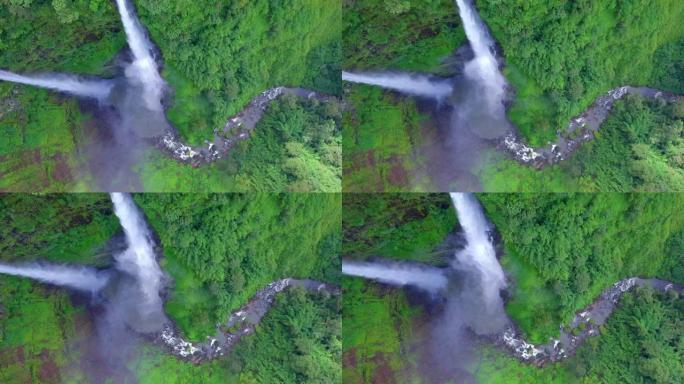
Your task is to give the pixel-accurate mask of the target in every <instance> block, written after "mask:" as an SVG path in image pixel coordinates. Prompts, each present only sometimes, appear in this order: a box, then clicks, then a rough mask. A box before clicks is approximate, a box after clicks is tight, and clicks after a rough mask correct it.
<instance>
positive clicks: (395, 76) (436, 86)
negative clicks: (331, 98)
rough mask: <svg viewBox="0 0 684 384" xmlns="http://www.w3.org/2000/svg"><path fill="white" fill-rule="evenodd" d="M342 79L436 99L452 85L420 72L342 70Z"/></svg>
mask: <svg viewBox="0 0 684 384" xmlns="http://www.w3.org/2000/svg"><path fill="white" fill-rule="evenodd" d="M342 80H344V81H349V82H352V83H361V84H368V85H377V86H380V87H382V88H387V89H391V90H394V91H398V92H401V93H406V94H409V95H414V96H420V97H427V98H434V99H438V100H441V99H444V98H446V97H449V96H450V95H451V93H452V92H453V86H452V85H451V83H450V82H449V81H448V80H435V79H431V78H430V77H428V76H426V75H421V74H408V73H392V72H382V73H351V72H342Z"/></svg>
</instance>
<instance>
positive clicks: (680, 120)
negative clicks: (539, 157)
mask: <svg viewBox="0 0 684 384" xmlns="http://www.w3.org/2000/svg"><path fill="white" fill-rule="evenodd" d="M680 103H683V104H684V100H682V101H679V102H676V103H672V104H665V103H659V102H657V101H653V102H646V101H644V100H643V99H641V98H639V97H628V98H627V99H626V100H625V101H624V102H620V103H617V105H616V106H615V107H614V109H613V115H612V116H611V118H609V119H608V120H607V121H606V122H605V123H604V124H603V126H602V127H601V131H600V132H599V133H598V139H597V140H596V141H595V142H592V143H589V144H587V145H586V146H585V147H583V148H581V149H580V150H579V152H578V153H577V154H576V157H577V158H576V159H573V160H571V162H570V163H569V164H564V168H565V169H567V171H568V173H570V174H572V175H576V177H578V178H579V184H580V186H581V187H585V188H583V189H591V190H600V191H632V190H636V191H640V190H643V191H660V192H667V191H683V190H684V114H683V115H681V116H679V115H678V112H677V110H676V108H678V107H679V104H680Z"/></svg>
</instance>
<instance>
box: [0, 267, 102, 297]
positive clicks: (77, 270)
mask: <svg viewBox="0 0 684 384" xmlns="http://www.w3.org/2000/svg"><path fill="white" fill-rule="evenodd" d="M0 273H4V274H7V275H14V276H21V277H28V278H30V279H35V280H38V281H41V282H43V283H47V284H53V285H58V286H63V287H68V288H72V289H76V290H79V291H85V292H91V293H94V292H97V291H99V290H101V289H102V288H104V286H105V285H107V282H108V281H109V276H108V275H107V274H106V273H105V272H101V271H98V270H96V269H94V268H86V267H68V266H64V265H51V264H44V263H40V264H37V263H36V264H25V265H19V266H14V265H7V264H2V263H0Z"/></svg>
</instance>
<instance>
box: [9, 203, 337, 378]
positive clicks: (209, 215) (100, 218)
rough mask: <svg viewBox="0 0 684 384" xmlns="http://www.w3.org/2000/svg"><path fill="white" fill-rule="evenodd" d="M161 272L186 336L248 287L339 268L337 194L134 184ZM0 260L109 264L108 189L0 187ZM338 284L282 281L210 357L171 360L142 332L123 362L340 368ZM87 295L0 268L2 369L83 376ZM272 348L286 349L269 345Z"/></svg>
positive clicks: (243, 371) (211, 368)
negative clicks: (312, 287) (152, 188)
mask: <svg viewBox="0 0 684 384" xmlns="http://www.w3.org/2000/svg"><path fill="white" fill-rule="evenodd" d="M134 198H135V200H136V201H137V202H138V204H139V205H140V207H141V208H142V210H143V212H144V213H145V215H146V216H147V218H148V220H149V223H150V225H151V227H152V228H153V230H154V231H155V233H156V236H157V237H158V238H159V245H160V248H161V252H162V253H163V257H162V259H161V260H160V265H161V267H162V269H163V270H164V272H165V273H167V274H168V275H169V277H170V278H171V285H170V289H169V292H168V293H167V299H166V303H165V310H166V313H167V314H168V315H169V316H170V318H171V319H172V320H174V322H175V323H176V324H177V325H178V326H179V327H180V329H181V330H182V331H183V333H184V335H185V336H187V337H188V338H189V339H191V340H197V341H201V340H204V338H205V336H209V335H214V333H215V326H216V324H217V323H218V322H220V321H222V320H225V319H226V318H227V316H228V314H229V313H230V312H231V311H234V310H236V309H237V308H239V307H240V306H242V305H244V304H245V303H246V302H247V300H249V299H250V298H251V297H252V295H254V294H255V293H256V291H257V290H259V289H262V288H264V287H265V286H266V284H268V283H270V282H271V281H274V280H277V279H281V278H285V277H298V278H314V279H319V280H322V281H326V282H330V283H336V282H337V281H338V279H339V277H338V275H339V249H340V196H339V195H334V194H320V195H313V194H311V195H308V194H281V195H272V194H257V195H243V194H234V195H214V194H205V195H200V194H192V195H191V194H187V195H182V194H168V195H167V194H159V195H148V194H140V195H135V196H134ZM0 208H1V209H0V222H1V223H3V226H2V228H3V229H2V232H1V233H0V260H1V261H2V262H5V263H21V262H29V261H47V262H53V263H70V264H86V265H94V266H97V267H107V266H110V265H111V263H112V254H113V253H116V252H120V251H122V250H123V249H122V248H123V246H122V240H123V234H122V231H121V227H120V225H119V222H118V220H117V218H116V217H115V216H114V214H113V210H112V206H111V202H110V201H109V199H108V196H106V195H100V194H67V195H59V194H57V195H56V194H53V195H44V196H39V195H11V194H6V195H4V196H0ZM339 301H340V298H339V297H338V296H330V295H321V294H315V293H309V292H307V291H303V290H300V289H292V290H291V291H288V292H287V293H285V294H282V295H280V296H278V297H277V299H276V303H275V306H274V307H273V309H272V310H271V311H270V312H269V313H268V314H267V315H266V317H265V319H264V320H263V321H262V322H261V323H260V325H259V327H258V328H257V330H256V333H254V334H253V335H252V336H248V337H243V338H242V340H241V341H240V343H239V344H238V345H237V346H236V348H235V349H234V351H233V353H231V354H230V355H229V356H226V357H225V358H222V359H217V360H215V361H213V362H211V363H206V364H202V365H193V364H191V363H186V362H182V361H179V360H178V359H177V358H176V357H174V356H171V355H168V354H166V353H165V352H163V351H162V350H160V349H159V347H157V346H153V345H151V344H142V345H140V346H139V350H138V351H136V355H135V358H134V359H133V360H132V361H131V364H129V365H128V367H129V370H130V372H129V374H131V375H133V377H137V379H138V380H140V382H143V383H168V382H178V383H181V382H189V381H195V382H217V383H219V382H225V380H227V378H231V379H233V380H235V382H238V383H264V382H268V380H266V379H265V378H267V377H279V378H281V379H282V380H283V381H284V382H288V381H292V382H311V383H314V382H316V383H320V382H334V381H336V380H339V375H340V374H341V373H340V368H339V359H340V353H341V334H340V333H341V320H340V317H339V305H340V303H339ZM85 304H86V303H85V301H84V300H83V299H82V298H81V299H79V298H78V297H76V296H74V295H71V294H69V293H68V291H67V290H66V289H63V288H55V287H51V286H48V285H43V284H38V283H35V282H33V281H30V280H28V279H21V278H17V277H10V276H7V275H2V276H0V362H1V363H2V364H0V381H2V382H27V381H28V382H30V381H32V380H33V381H34V382H35V381H39V382H45V383H58V382H60V383H61V382H83V381H87V380H88V378H87V376H84V375H86V374H87V373H84V372H83V371H82V370H80V369H78V368H77V367H79V366H81V365H80V361H81V359H83V358H87V357H86V356H85V355H84V354H83V349H81V348H82V347H83V346H87V345H88V343H87V342H86V341H87V340H88V339H89V338H92V337H93V334H92V333H93V332H94V330H93V323H92V321H91V320H90V316H91V315H90V314H89V313H88V309H87V307H86V306H85ZM79 346H81V347H79ZM274 350H278V351H281V352H282V351H285V350H287V351H288V352H287V353H273V351H274Z"/></svg>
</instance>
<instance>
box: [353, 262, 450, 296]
mask: <svg viewBox="0 0 684 384" xmlns="http://www.w3.org/2000/svg"><path fill="white" fill-rule="evenodd" d="M342 273H344V274H345V275H351V276H359V277H364V278H366V279H372V280H377V281H379V282H382V283H385V284H390V285H398V286H404V285H410V286H414V287H417V288H421V289H423V290H426V291H428V292H433V293H436V292H439V291H443V290H444V289H445V288H446V286H447V283H448V281H447V278H446V276H445V275H444V272H443V271H442V270H440V269H439V268H432V267H427V266H417V265H411V264H406V263H391V262H382V263H370V262H357V261H343V262H342Z"/></svg>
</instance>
